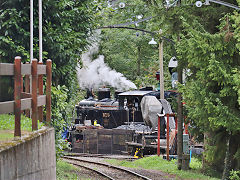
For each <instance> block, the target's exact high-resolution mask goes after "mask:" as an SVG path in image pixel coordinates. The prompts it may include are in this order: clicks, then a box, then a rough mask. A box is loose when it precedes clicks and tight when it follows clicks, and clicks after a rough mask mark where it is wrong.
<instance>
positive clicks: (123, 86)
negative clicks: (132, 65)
mask: <svg viewBox="0 0 240 180" xmlns="http://www.w3.org/2000/svg"><path fill="white" fill-rule="evenodd" d="M97 51H98V47H97V45H93V46H92V47H90V48H89V51H88V52H86V53H84V54H83V55H82V57H81V59H82V65H83V67H82V68H81V69H80V68H78V69H77V71H78V81H79V85H80V88H82V89H84V88H88V89H91V88H93V89H97V88H99V87H103V86H108V85H109V86H112V87H114V88H116V89H118V90H129V89H137V87H136V85H135V84H134V83H132V82H131V81H129V80H127V79H126V78H125V77H124V76H123V75H122V74H121V73H119V72H116V71H115V70H113V69H111V68H110V67H108V66H107V65H106V64H105V63H104V56H103V55H100V56H98V58H97V59H94V60H92V55H93V54H94V53H96V52H97Z"/></svg>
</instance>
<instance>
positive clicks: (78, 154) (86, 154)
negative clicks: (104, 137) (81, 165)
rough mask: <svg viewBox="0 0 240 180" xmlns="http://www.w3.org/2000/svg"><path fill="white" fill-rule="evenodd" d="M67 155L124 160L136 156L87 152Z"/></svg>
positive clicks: (131, 159) (132, 159)
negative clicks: (114, 155)
mask: <svg viewBox="0 0 240 180" xmlns="http://www.w3.org/2000/svg"><path fill="white" fill-rule="evenodd" d="M65 156H67V157H69V156H70V157H96V158H104V159H117V160H126V161H134V160H136V158H132V157H111V156H108V155H106V154H88V153H70V154H65Z"/></svg>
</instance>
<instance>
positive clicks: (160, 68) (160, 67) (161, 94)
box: [159, 29, 164, 99]
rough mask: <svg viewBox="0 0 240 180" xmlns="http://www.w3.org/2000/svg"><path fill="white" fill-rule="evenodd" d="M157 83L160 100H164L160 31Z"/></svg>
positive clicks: (160, 32) (160, 31)
mask: <svg viewBox="0 0 240 180" xmlns="http://www.w3.org/2000/svg"><path fill="white" fill-rule="evenodd" d="M159 35H160V39H159V73H160V74H159V75H160V77H159V83H160V85H159V86H160V99H164V74H163V39H162V38H161V35H162V29H160V30H159Z"/></svg>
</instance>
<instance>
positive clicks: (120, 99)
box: [75, 87, 177, 129]
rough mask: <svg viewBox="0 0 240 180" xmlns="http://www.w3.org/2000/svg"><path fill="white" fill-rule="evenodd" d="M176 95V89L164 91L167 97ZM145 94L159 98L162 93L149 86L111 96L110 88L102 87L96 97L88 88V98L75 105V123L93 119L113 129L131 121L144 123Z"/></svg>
mask: <svg viewBox="0 0 240 180" xmlns="http://www.w3.org/2000/svg"><path fill="white" fill-rule="evenodd" d="M176 95H177V93H176V92H174V91H165V93H164V96H165V99H169V98H172V97H176ZM144 96H154V97H156V98H157V99H159V96H160V94H159V91H152V88H148V87H147V88H143V89H140V90H138V91H127V92H121V91H115V93H114V98H111V95H110V89H109V88H100V89H99V90H98V92H97V98H95V95H94V93H93V92H92V91H90V90H88V91H87V96H86V99H84V100H82V101H80V102H79V104H78V105H76V106H75V108H76V114H77V117H76V119H75V124H84V121H85V120H91V124H94V122H95V123H97V124H100V125H101V126H103V127H104V128H107V129H112V128H116V127H118V126H121V125H123V124H127V123H131V122H135V123H137V122H139V123H144V119H143V116H142V111H141V105H140V103H141V100H142V98H143V97H144ZM159 113H160V112H159Z"/></svg>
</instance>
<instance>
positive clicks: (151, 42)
mask: <svg viewBox="0 0 240 180" xmlns="http://www.w3.org/2000/svg"><path fill="white" fill-rule="evenodd" d="M148 44H157V42H156V41H155V40H154V38H152V40H151V41H149V43H148Z"/></svg>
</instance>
